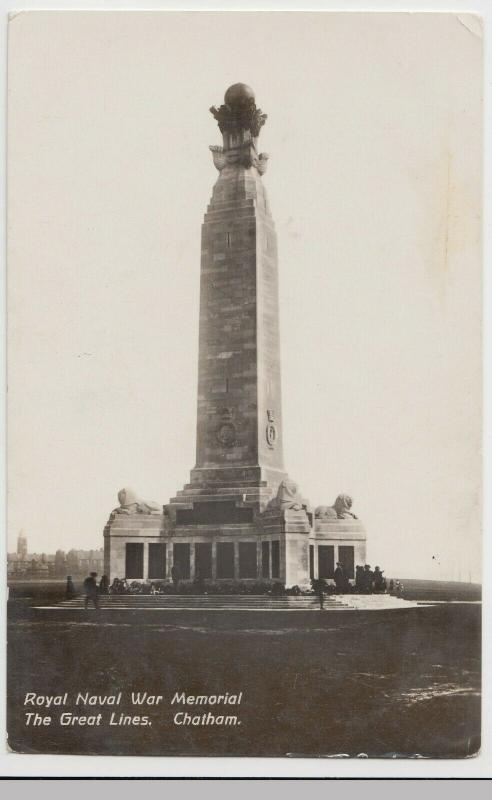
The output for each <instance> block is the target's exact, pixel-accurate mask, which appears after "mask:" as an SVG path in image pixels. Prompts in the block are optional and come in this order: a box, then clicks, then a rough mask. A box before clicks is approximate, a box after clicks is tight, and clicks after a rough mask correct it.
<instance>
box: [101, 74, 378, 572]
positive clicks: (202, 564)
mask: <svg viewBox="0 0 492 800" xmlns="http://www.w3.org/2000/svg"><path fill="white" fill-rule="evenodd" d="M224 100H225V102H224V104H223V105H221V106H220V108H215V107H213V108H212V109H211V112H212V114H213V116H214V117H215V119H216V120H217V123H218V126H219V128H220V131H221V133H222V137H223V146H222V147H218V146H212V147H210V150H211V151H212V156H213V161H214V164H215V166H216V168H217V170H218V171H219V177H218V180H217V182H216V184H215V186H214V188H213V193H212V199H211V202H210V205H209V206H208V209H207V212H206V214H205V220H204V223H203V226H202V248H201V278H200V281H201V283H200V328H199V330H200V334H199V358H198V406H197V441H196V466H195V467H194V469H192V470H191V476H190V483H188V484H186V486H185V487H184V489H182V490H181V491H178V492H177V495H176V497H173V498H172V499H171V500H170V502H169V503H168V504H167V505H164V506H161V505H158V504H156V503H147V502H144V501H141V500H139V498H138V497H137V496H136V495H135V494H134V493H133V492H132V491H131V490H129V489H122V490H121V491H120V492H119V494H118V499H119V502H120V506H119V507H118V508H117V509H115V510H114V511H113V512H112V513H111V516H110V518H109V521H108V523H107V525H106V527H105V530H104V545H105V571H106V573H107V574H108V576H110V577H111V579H113V578H114V577H120V578H122V577H126V578H128V579H135V580H147V579H151V580H152V579H154V580H159V579H161V580H162V579H168V578H169V577H170V575H171V570H172V567H173V565H177V566H178V568H179V574H180V577H181V578H182V579H184V580H194V579H197V578H200V580H207V579H209V580H214V581H221V580H222V581H224V582H226V581H228V582H232V581H259V580H261V581H267V582H268V581H271V582H276V581H279V582H281V583H283V584H285V585H286V586H293V585H296V584H297V585H299V586H305V585H307V584H309V582H310V579H311V578H318V577H319V578H327V579H329V578H333V573H334V568H335V564H336V562H337V561H340V562H342V563H343V565H344V567H345V573H346V574H347V576H348V577H349V578H353V577H354V564H355V563H362V564H363V563H364V562H365V559H366V535H365V531H364V528H363V526H362V524H361V523H360V521H359V520H357V519H356V518H355V516H354V515H353V514H352V512H351V510H350V509H351V505H352V501H351V499H350V498H349V497H348V496H346V495H339V496H338V498H337V500H336V501H335V503H334V505H333V506H319V507H318V508H317V509H316V512H315V513H314V514H313V513H312V511H311V509H310V507H309V504H308V502H307V501H306V500H305V499H304V498H303V497H302V494H301V493H300V491H299V489H298V487H297V483H296V482H294V481H293V480H291V479H290V478H289V476H288V475H287V473H286V471H285V469H284V462H283V445H282V434H283V431H282V403H281V376H280V347H279V293H278V264H277V240H276V233H275V228H274V224H273V220H272V216H271V213H270V208H269V205H268V199H267V195H266V191H265V188H264V186H263V181H262V176H263V174H264V173H265V171H266V167H267V161H268V156H267V155H266V154H265V153H258V137H259V135H260V131H261V128H262V126H263V125H264V124H265V121H266V118H267V117H266V114H263V113H262V111H261V110H260V109H259V108H257V107H256V104H255V97H254V93H253V91H252V90H251V89H250V88H249V87H248V86H245V85H244V84H241V83H238V84H235V85H234V86H231V87H230V88H229V89H228V90H227V92H226V94H225V98H224Z"/></svg>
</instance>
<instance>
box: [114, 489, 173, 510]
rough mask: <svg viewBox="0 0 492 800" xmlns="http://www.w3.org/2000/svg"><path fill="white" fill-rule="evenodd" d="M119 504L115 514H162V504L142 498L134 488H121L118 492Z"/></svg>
mask: <svg viewBox="0 0 492 800" xmlns="http://www.w3.org/2000/svg"><path fill="white" fill-rule="evenodd" d="M118 500H119V503H120V504H119V506H118V508H115V509H114V510H113V514H127V515H128V516H129V515H131V514H162V506H160V505H159V503H154V502H153V501H152V500H141V499H140V498H139V497H137V495H136V494H135V492H134V491H133V489H120V491H119V492H118Z"/></svg>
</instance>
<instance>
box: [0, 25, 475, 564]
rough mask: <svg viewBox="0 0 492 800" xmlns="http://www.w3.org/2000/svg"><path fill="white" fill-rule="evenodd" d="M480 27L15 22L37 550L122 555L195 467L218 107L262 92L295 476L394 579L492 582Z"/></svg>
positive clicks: (25, 519)
mask: <svg viewBox="0 0 492 800" xmlns="http://www.w3.org/2000/svg"><path fill="white" fill-rule="evenodd" d="M481 58H482V42H481V36H480V27H479V24H478V22H477V20H476V19H475V18H473V17H471V16H466V15H464V16H463V15H461V17H457V16H454V15H451V14H449V15H448V14H439V15H438V14H372V15H371V14H340V13H326V14H324V13H320V14H311V13H298V14H292V13H281V12H275V13H267V12H262V13H259V14H252V13H245V14H240V13H237V12H235V13H230V14H220V13H192V12H191V13H165V12H161V13H159V12H156V13H144V12H138V13H132V12H112V13H106V12H97V13H90V12H85V13H75V12H66V13H48V12H44V13H26V14H20V15H18V16H17V17H15V18H14V20H13V21H12V22H11V23H10V33H9V65H8V69H9V94H8V112H9V113H8V302H9V309H8V323H9V341H8V362H9V363H8V414H9V421H8V423H9V433H8V436H9V489H8V494H9V550H12V549H14V548H15V542H16V538H17V535H18V533H19V531H20V530H21V529H22V530H23V531H24V533H25V534H26V535H27V537H28V543H29V550H30V551H31V552H33V551H37V552H41V551H45V552H53V551H54V550H56V549H57V548H59V547H61V548H63V549H66V550H68V549H70V548H71V547H76V548H83V549H89V548H95V547H99V546H101V545H102V532H103V528H104V525H105V522H106V521H107V518H108V516H109V513H110V512H111V510H112V509H113V508H114V507H115V506H116V505H118V502H117V498H116V494H117V491H118V490H119V489H120V488H122V487H123V486H131V487H133V488H134V489H135V490H136V491H137V493H138V494H139V495H141V496H142V497H143V498H145V499H150V500H156V501H159V502H162V503H165V502H167V501H168V499H169V498H170V497H172V496H174V495H175V493H176V491H177V490H178V489H180V488H182V486H183V484H184V483H186V482H187V481H188V478H189V471H190V469H191V468H192V467H193V466H194V458H195V416H196V383H197V374H196V373H197V360H198V301H199V297H198V289H199V274H200V226H201V222H202V220H203V215H204V213H205V210H206V206H207V203H208V202H209V199H210V195H211V191H212V186H213V184H214V182H215V180H216V178H217V172H216V170H215V168H214V167H213V164H212V158H211V154H210V152H209V151H208V145H210V144H220V143H221V137H220V133H219V130H218V128H217V126H216V123H215V121H214V119H213V117H212V116H211V114H210V113H209V111H208V109H209V107H210V106H211V105H215V104H216V105H218V104H220V103H221V102H222V98H223V94H224V91H225V89H226V88H227V86H229V85H230V84H232V83H235V82H238V81H242V82H245V83H247V84H249V85H250V86H252V87H253V88H254V90H255V93H256V101H257V105H258V106H260V107H261V108H262V110H263V111H264V112H266V113H267V114H268V121H267V123H266V125H265V126H264V128H263V129H262V132H261V136H260V150H261V151H264V152H267V153H269V154H270V160H269V166H268V172H267V174H266V175H265V177H264V178H263V180H264V183H265V185H266V188H267V191H268V195H269V200H270V206H271V209H272V214H273V217H274V220H275V224H276V229H277V235H278V250H279V272H280V313H281V318H280V325H281V352H282V389H283V436H284V452H285V461H286V468H287V470H288V472H289V475H290V476H291V477H292V478H293V479H295V480H296V481H297V482H298V483H299V486H300V488H301V490H302V491H303V494H304V495H305V496H306V497H307V498H308V499H309V500H310V501H311V503H312V504H313V505H318V504H329V505H331V504H332V503H333V502H334V500H335V497H336V496H337V495H338V494H339V493H342V492H344V493H348V494H350V495H351V496H352V497H353V499H354V511H355V513H356V514H357V515H358V516H359V517H360V518H361V519H362V521H363V522H364V523H365V526H366V529H367V536H368V560H369V563H371V564H376V563H377V564H379V565H380V566H381V567H383V568H384V569H385V571H386V573H387V574H388V575H395V576H398V577H422V578H443V579H446V578H448V579H453V578H456V579H458V578H461V579H463V580H468V579H469V578H471V579H473V580H478V579H479V578H480V549H481V544H480V514H481V494H480V486H481V484H480V465H481V453H480V449H481V245H480V241H481V145H482V142H481V113H482V110H481V96H482V86H481Z"/></svg>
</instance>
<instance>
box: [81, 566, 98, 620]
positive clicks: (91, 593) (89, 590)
mask: <svg viewBox="0 0 492 800" xmlns="http://www.w3.org/2000/svg"><path fill="white" fill-rule="evenodd" d="M96 578H97V572H91V574H90V575H89V577H88V578H86V579H85V581H84V592H85V604H84V607H85V610H86V611H87V610H88V608H89V603H93V604H94V608H96V609H97V608H99V598H98V587H97V581H96Z"/></svg>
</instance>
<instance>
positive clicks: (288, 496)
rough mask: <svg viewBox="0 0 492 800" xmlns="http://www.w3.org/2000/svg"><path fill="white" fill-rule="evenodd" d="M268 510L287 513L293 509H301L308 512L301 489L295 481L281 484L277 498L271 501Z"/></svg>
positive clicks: (285, 481)
mask: <svg viewBox="0 0 492 800" xmlns="http://www.w3.org/2000/svg"><path fill="white" fill-rule="evenodd" d="M268 508H271V509H279V510H280V511H286V510H288V509H292V510H293V511H301V509H303V508H304V509H305V510H306V511H307V510H308V507H307V505H306V503H305V502H304V500H303V497H302V495H301V493H300V492H299V488H298V486H297V483H295V481H291V480H289V479H286V480H284V481H282V482H281V483H280V484H279V487H278V491H277V496H276V497H274V498H273V500H270V502H269V504H268Z"/></svg>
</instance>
